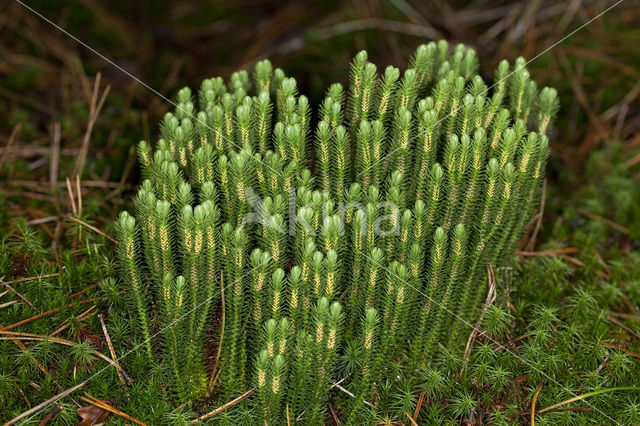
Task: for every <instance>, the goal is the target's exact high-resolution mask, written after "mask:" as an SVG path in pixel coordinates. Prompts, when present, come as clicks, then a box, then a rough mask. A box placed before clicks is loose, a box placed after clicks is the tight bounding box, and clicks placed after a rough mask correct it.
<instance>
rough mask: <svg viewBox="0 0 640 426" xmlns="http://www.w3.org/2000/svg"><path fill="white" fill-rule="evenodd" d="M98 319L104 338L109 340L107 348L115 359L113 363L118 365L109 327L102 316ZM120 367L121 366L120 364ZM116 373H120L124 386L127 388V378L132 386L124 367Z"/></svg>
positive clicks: (99, 315) (119, 376)
mask: <svg viewBox="0 0 640 426" xmlns="http://www.w3.org/2000/svg"><path fill="white" fill-rule="evenodd" d="M98 318H100V324H101V325H102V332H103V333H104V338H105V339H106V340H107V346H108V347H109V353H110V354H111V359H113V362H115V363H116V364H118V357H117V356H116V351H115V349H113V344H112V343H111V337H109V332H108V331H107V325H106V324H105V323H104V318H103V317H102V314H98ZM118 367H120V364H118ZM116 371H117V372H118V378H119V379H120V382H122V386H126V383H125V376H126V379H127V380H126V381H127V383H129V384H131V378H130V377H129V376H127V375H126V374H125V373H124V370H123V369H122V367H120V368H118V369H117V370H116Z"/></svg>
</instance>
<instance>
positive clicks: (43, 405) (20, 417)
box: [3, 382, 87, 426]
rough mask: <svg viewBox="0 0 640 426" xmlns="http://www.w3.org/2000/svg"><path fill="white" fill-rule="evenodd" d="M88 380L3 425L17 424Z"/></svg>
mask: <svg viewBox="0 0 640 426" xmlns="http://www.w3.org/2000/svg"><path fill="white" fill-rule="evenodd" d="M86 384H87V382H82V383H80V384H78V385H75V386H74V387H72V388H69V389H67V390H66V391H64V392H60V393H59V394H57V395H55V396H53V397H51V398H49V399H47V400H46V401H44V402H42V403H40V404H38V405H36V406H35V407H33V408H31V409H30V410H27V411H25V412H24V413H22V414H20V415H19V416H17V417H14V418H13V419H11V420H9V421H8V422H6V423H5V424H4V425H3V426H10V425H13V424H16V423H17V422H19V421H20V420H22V419H24V418H25V417H27V416H30V415H31V414H33V413H35V412H37V411H39V410H41V409H43V408H44V407H46V406H47V405H49V404H51V403H53V402H56V401H57V400H59V399H60V398H64V397H65V396H67V395H69V394H70V393H71V392H73V391H76V390H78V389H80V388H81V387H82V386H84V385H86Z"/></svg>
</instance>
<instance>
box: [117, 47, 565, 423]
mask: <svg viewBox="0 0 640 426" xmlns="http://www.w3.org/2000/svg"><path fill="white" fill-rule="evenodd" d="M524 65H525V62H524V59H522V58H519V59H518V60H516V62H515V64H513V65H510V64H509V63H507V62H506V61H504V62H502V63H501V64H500V65H499V67H498V70H497V71H496V77H495V81H494V82H493V84H491V86H488V85H487V83H485V82H484V81H483V79H482V78H481V77H480V76H479V75H477V70H478V68H479V64H478V60H477V58H476V54H475V52H474V51H473V50H472V49H469V48H466V47H465V46H463V45H458V46H455V47H454V48H453V49H451V48H450V46H449V45H448V44H447V43H446V42H444V41H441V42H438V43H429V44H427V45H423V46H420V47H419V48H418V50H417V51H416V53H415V55H414V56H413V58H412V59H411V62H410V68H409V69H407V70H406V71H404V72H402V73H401V72H400V70H398V69H396V68H394V67H387V68H386V69H385V70H384V72H383V75H382V76H378V71H377V67H376V66H375V65H374V64H372V63H370V62H368V60H367V54H366V52H364V51H363V52H360V53H358V54H357V55H356V57H355V58H354V61H353V63H352V65H351V73H350V82H349V85H348V90H345V89H344V88H343V86H342V85H341V84H339V83H336V84H333V85H331V86H330V88H329V89H328V91H327V94H326V98H325V99H324V101H323V102H322V103H321V105H320V107H319V109H318V112H317V116H314V119H315V118H317V124H316V125H315V126H312V124H311V123H312V120H311V117H312V113H311V107H310V105H309V102H308V100H307V98H306V97H305V96H304V95H299V94H298V88H297V84H296V81H295V80H294V79H292V78H289V77H286V76H285V74H284V72H283V71H282V70H280V69H275V70H274V69H273V68H272V66H271V64H270V63H269V62H268V61H261V62H259V63H258V64H257V65H256V67H255V70H254V73H253V76H252V78H250V76H249V74H248V73H247V72H245V71H240V72H237V73H234V74H233V75H232V76H231V81H230V82H229V83H228V84H225V83H224V82H223V81H222V80H221V79H219V78H214V79H208V80H205V81H204V82H203V83H202V86H201V87H200V89H199V91H198V93H197V95H195V96H194V94H193V93H192V91H191V90H190V89H189V88H184V89H182V90H180V91H179V93H178V96H177V99H176V105H177V107H176V109H175V111H174V112H170V113H167V114H166V115H165V117H164V119H163V120H162V123H161V125H160V132H161V137H160V139H159V140H158V141H157V143H156V144H155V148H151V145H150V144H148V143H147V142H140V144H139V159H140V162H141V164H142V172H143V176H144V177H145V178H146V179H145V181H144V182H143V184H142V187H141V189H140V192H139V194H138V197H137V199H136V211H135V219H134V217H132V216H131V215H129V214H128V213H126V212H123V213H122V214H121V216H120V217H119V219H118V222H117V231H118V232H117V234H118V240H119V250H120V264H121V269H122V277H123V280H124V281H125V283H126V284H127V285H128V286H130V288H131V295H132V306H133V307H134V308H135V310H136V312H137V316H138V317H139V319H140V321H139V324H140V327H141V333H142V336H143V338H144V339H145V341H146V342H147V343H146V350H147V357H148V360H149V362H150V363H151V364H154V363H161V364H162V365H164V366H165V367H166V368H167V369H168V370H169V371H174V373H175V386H174V390H175V391H176V392H177V397H178V399H181V400H186V399H190V398H197V397H199V396H201V395H202V394H203V393H204V392H205V391H206V386H204V384H205V383H206V381H205V380H204V379H205V378H206V375H207V368H206V364H205V353H206V348H205V343H206V339H205V335H206V333H207V332H208V331H210V329H211V325H210V324H211V323H212V322H211V319H210V313H211V312H212V311H213V310H218V309H221V304H220V303H219V302H220V299H221V296H222V293H224V317H225V323H224V329H221V330H218V332H219V334H220V336H221V339H220V340H222V348H221V359H220V360H219V363H220V375H219V377H220V378H219V381H220V382H219V384H220V385H221V387H220V388H221V391H220V392H221V395H223V396H224V397H225V398H230V397H233V396H237V394H238V393H239V390H242V389H248V388H250V387H255V388H256V389H257V397H256V398H255V401H257V402H258V404H259V407H260V408H259V410H258V411H259V412H260V413H261V414H260V415H261V416H263V417H264V419H265V420H266V421H267V422H268V423H269V424H280V423H282V422H284V419H286V415H287V414H286V413H289V414H288V415H289V416H291V417H292V418H295V419H298V420H300V421H304V422H306V423H308V424H317V423H319V422H322V421H324V417H325V414H326V409H327V400H328V398H329V395H330V393H331V390H332V389H333V388H334V387H333V384H334V382H335V381H337V380H344V381H343V384H342V386H343V387H344V388H346V389H349V392H350V393H351V394H352V395H353V398H349V399H348V400H345V402H344V403H343V404H342V406H341V410H342V411H343V412H344V413H345V418H347V419H348V420H349V422H351V423H359V422H361V421H362V419H363V417H362V416H363V415H364V414H363V413H365V412H368V410H369V408H370V407H371V406H372V401H373V399H372V398H373V397H374V395H375V393H376V391H380V392H381V390H382V388H381V387H383V386H384V383H387V382H389V381H391V382H389V383H392V382H393V381H394V377H395V376H396V374H395V373H396V371H397V369H398V368H401V369H404V370H408V371H410V372H411V373H412V374H417V371H419V369H421V368H424V367H426V366H427V365H428V364H429V363H430V362H431V360H432V358H433V356H434V353H435V351H436V348H437V347H438V344H442V345H444V346H445V347H447V348H450V349H451V350H452V351H457V350H459V349H460V348H461V347H463V346H464V343H465V341H466V337H467V336H468V332H469V325H470V324H472V323H474V322H475V321H476V320H477V318H478V313H479V309H480V307H481V305H482V303H481V302H482V301H483V300H484V296H485V292H486V279H485V271H486V264H487V263H490V264H492V265H494V266H501V265H504V264H506V263H508V262H509V258H510V254H511V252H512V251H513V249H514V246H515V244H516V242H517V241H518V239H519V237H520V235H521V233H522V231H523V228H524V226H525V224H526V223H527V220H528V219H529V218H530V215H531V212H532V210H533V208H534V207H535V206H536V204H537V202H538V198H539V188H540V184H541V180H542V179H543V176H544V170H545V164H546V160H547V155H548V138H547V136H546V133H547V132H548V130H549V128H550V126H551V125H552V122H553V118H554V115H555V113H556V111H557V104H558V101H557V96H556V93H555V91H554V90H553V89H549V88H544V89H543V90H542V91H540V92H539V91H538V89H537V85H536V83H535V82H534V81H533V80H532V79H531V77H530V75H529V73H528V72H527V71H526V69H525V67H524ZM160 329H161V330H170V331H167V332H166V333H165V332H164V331H163V336H165V337H164V339H163V340H162V343H161V345H160V346H161V347H162V348H163V349H162V351H157V350H154V348H155V347H157V346H156V344H153V345H152V343H151V336H152V335H153V334H154V333H155V332H156V330H160ZM349 350H355V351H359V353H360V354H361V357H360V359H359V360H357V362H356V363H355V364H354V365H352V366H351V368H350V374H349V375H348V376H344V377H339V375H338V374H337V370H336V366H337V365H338V360H339V359H340V357H342V356H344V355H345V353H346V351H349ZM401 405H402V404H401ZM458 405H459V406H460V407H459V411H460V410H462V411H465V410H467V409H468V407H467V405H466V404H465V403H464V401H463V402H461V403H460V404H458Z"/></svg>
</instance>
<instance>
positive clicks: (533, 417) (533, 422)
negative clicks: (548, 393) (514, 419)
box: [531, 382, 542, 426]
mask: <svg viewBox="0 0 640 426" xmlns="http://www.w3.org/2000/svg"><path fill="white" fill-rule="evenodd" d="M541 390H542V382H540V384H539V385H538V389H536V393H534V394H533V398H532V399H531V426H536V402H538V395H540V391H541Z"/></svg>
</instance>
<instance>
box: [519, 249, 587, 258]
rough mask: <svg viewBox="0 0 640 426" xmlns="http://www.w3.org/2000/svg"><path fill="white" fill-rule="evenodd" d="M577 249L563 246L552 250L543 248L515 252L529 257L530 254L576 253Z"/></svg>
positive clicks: (555, 254)
mask: <svg viewBox="0 0 640 426" xmlns="http://www.w3.org/2000/svg"><path fill="white" fill-rule="evenodd" d="M577 252H578V249H577V248H576V247H565V248H560V249H554V250H543V251H519V252H517V254H518V255H519V256H523V257H531V256H559V255H563V254H570V253H577Z"/></svg>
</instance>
